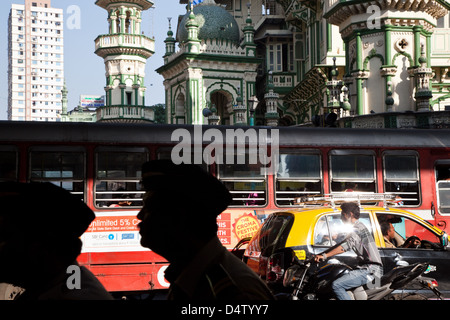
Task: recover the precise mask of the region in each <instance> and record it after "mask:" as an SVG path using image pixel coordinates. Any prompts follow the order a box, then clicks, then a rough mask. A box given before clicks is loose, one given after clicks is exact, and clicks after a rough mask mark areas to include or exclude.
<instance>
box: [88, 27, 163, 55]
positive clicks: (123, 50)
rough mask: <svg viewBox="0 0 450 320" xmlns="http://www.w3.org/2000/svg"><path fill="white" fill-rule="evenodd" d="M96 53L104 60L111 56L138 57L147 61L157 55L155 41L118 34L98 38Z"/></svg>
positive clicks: (143, 37)
mask: <svg viewBox="0 0 450 320" xmlns="http://www.w3.org/2000/svg"><path fill="white" fill-rule="evenodd" d="M95 53H96V54H97V55H99V56H100V57H102V58H106V57H107V56H109V55H121V54H127V55H138V56H142V57H144V58H145V59H148V58H150V57H151V56H152V55H153V54H154V53H155V40H154V39H151V38H149V37H147V36H144V35H136V34H128V33H118V34H107V35H101V36H98V37H97V39H95Z"/></svg>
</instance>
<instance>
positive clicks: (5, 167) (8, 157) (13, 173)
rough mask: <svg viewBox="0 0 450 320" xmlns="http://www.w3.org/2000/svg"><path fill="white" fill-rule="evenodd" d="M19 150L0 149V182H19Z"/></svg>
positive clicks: (10, 148)
mask: <svg viewBox="0 0 450 320" xmlns="http://www.w3.org/2000/svg"><path fill="white" fill-rule="evenodd" d="M17 155H18V154H17V150H16V148H15V147H0V164H1V165H0V181H17V180H18V179H17V177H18V176H17V164H18V161H17Z"/></svg>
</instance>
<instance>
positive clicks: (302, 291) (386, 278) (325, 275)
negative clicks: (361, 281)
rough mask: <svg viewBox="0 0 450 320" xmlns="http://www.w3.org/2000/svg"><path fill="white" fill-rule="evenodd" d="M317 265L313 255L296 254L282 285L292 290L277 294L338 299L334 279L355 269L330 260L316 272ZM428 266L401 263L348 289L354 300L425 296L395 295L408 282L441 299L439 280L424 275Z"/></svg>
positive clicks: (405, 298)
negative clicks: (306, 257) (303, 258)
mask: <svg viewBox="0 0 450 320" xmlns="http://www.w3.org/2000/svg"><path fill="white" fill-rule="evenodd" d="M314 265H316V263H315V262H314V258H311V259H309V260H299V259H298V258H297V257H296V256H295V255H294V256H293V264H292V265H291V266H290V267H289V268H288V269H287V270H286V272H285V274H284V279H283V286H284V287H287V288H294V289H293V291H292V293H289V294H287V293H281V294H278V295H277V299H279V300H324V299H326V300H330V299H336V297H335V295H334V292H333V289H332V283H333V281H334V280H336V279H338V278H339V277H341V276H343V275H344V274H346V273H348V272H349V271H351V270H353V269H352V268H351V267H350V266H348V265H346V264H344V263H342V262H339V261H338V260H336V259H330V260H329V261H328V263H327V264H326V265H324V266H322V267H321V268H319V269H318V270H316V271H310V270H311V268H312V267H313V266H314ZM428 267H429V264H428V263H415V264H411V265H409V264H406V263H402V264H401V265H398V266H397V267H395V268H393V269H392V270H391V271H389V272H387V273H386V274H384V275H383V276H382V277H381V279H378V281H377V280H376V279H374V281H372V282H369V283H368V284H366V285H364V286H359V287H357V288H353V289H351V290H348V291H347V292H348V294H349V295H350V297H351V298H352V300H383V299H384V300H388V299H399V300H408V299H414V298H417V297H420V299H423V296H418V295H414V294H412V293H411V292H408V293H407V294H396V293H394V291H396V292H397V291H398V290H401V289H402V288H404V287H405V286H406V285H407V284H414V286H416V287H420V288H427V289H430V290H431V291H432V292H433V294H435V295H436V296H437V298H438V299H442V297H441V293H440V292H439V290H438V289H437V282H436V281H435V280H434V279H432V278H428V277H424V276H423V274H424V272H426V271H427V269H428Z"/></svg>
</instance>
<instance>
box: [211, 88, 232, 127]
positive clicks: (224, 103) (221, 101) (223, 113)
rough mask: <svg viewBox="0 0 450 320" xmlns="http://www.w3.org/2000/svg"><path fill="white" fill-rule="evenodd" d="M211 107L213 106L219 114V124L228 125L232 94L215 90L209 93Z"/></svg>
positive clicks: (230, 122)
mask: <svg viewBox="0 0 450 320" xmlns="http://www.w3.org/2000/svg"><path fill="white" fill-rule="evenodd" d="M210 100H211V107H212V106H215V108H216V110H217V115H218V116H220V124H222V125H230V124H232V121H231V113H230V109H231V106H232V96H231V94H229V93H228V92H226V91H215V92H213V93H211V99H210Z"/></svg>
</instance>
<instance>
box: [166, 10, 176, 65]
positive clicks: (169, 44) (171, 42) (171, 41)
mask: <svg viewBox="0 0 450 320" xmlns="http://www.w3.org/2000/svg"><path fill="white" fill-rule="evenodd" d="M167 19H168V20H169V31H167V38H166V40H164V43H165V44H166V53H165V55H164V63H167V62H168V58H169V56H171V55H172V54H174V53H175V43H176V40H175V38H174V37H173V31H172V23H171V21H172V18H167Z"/></svg>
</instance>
